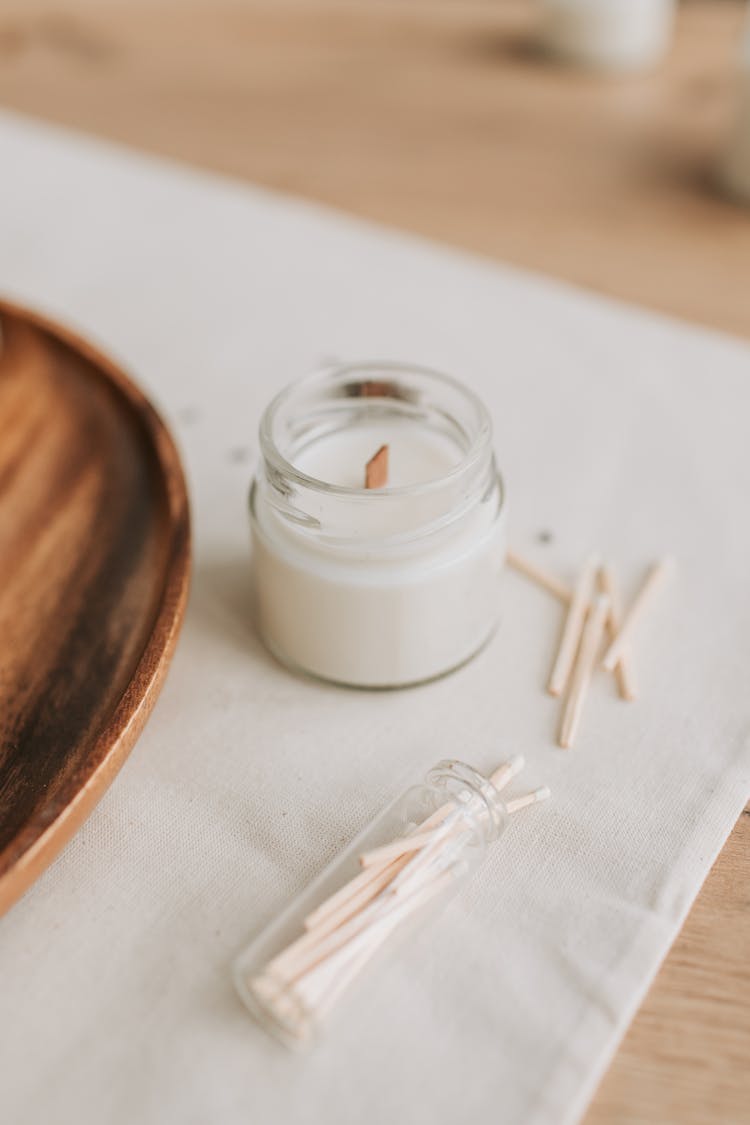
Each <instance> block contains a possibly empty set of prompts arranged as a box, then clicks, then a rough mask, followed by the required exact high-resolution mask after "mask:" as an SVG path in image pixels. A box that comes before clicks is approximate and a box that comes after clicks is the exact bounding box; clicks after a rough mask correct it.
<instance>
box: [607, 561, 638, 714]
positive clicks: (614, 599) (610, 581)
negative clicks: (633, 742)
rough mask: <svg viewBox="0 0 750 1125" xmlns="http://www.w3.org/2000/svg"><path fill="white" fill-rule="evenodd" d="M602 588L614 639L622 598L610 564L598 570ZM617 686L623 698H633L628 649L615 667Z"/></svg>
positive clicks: (630, 659) (621, 612)
mask: <svg viewBox="0 0 750 1125" xmlns="http://www.w3.org/2000/svg"><path fill="white" fill-rule="evenodd" d="M599 581H600V583H601V587H602V590H603V591H604V593H605V594H606V595H607V596H608V598H609V619H608V621H607V627H608V629H609V634H610V639H611V640H614V639H615V637H616V636H617V633H618V631H619V629H620V627H621V626H622V616H623V611H622V599H621V597H620V586H619V583H618V581H617V579H616V578H615V574H614V571H613V570H612V567H611V566H603V567H602V569H601V570H600V571H599ZM615 675H616V677H617V686H618V688H619V691H620V695H621V696H622V698H623V699H635V678H634V676H633V657H632V653H631V652H630V650H629V649H626V650H625V652H623V654H622V656H621V657H620V659H619V660H618V661H617V666H616V667H615Z"/></svg>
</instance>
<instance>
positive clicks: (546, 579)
mask: <svg viewBox="0 0 750 1125" xmlns="http://www.w3.org/2000/svg"><path fill="white" fill-rule="evenodd" d="M505 558H506V562H507V563H508V565H509V566H512V567H513V569H514V570H517V571H518V572H519V574H523V575H525V576H526V578H530V579H531V580H532V582H536V584H537V585H538V586H541V587H542V588H543V589H545V590H549V592H550V594H554V595H555V597H556V598H559V599H560V601H561V602H565V604H566V605H569V604H570V602H571V601H572V600H573V591H572V590H571V589H570V587H569V586H567V585H566V584H565V583H564V582H562V581H561V580H560V579H559V578H557V577H556V576H555V575H554V574H550V573H549V571H547V570H543V569H542V568H541V567H540V566H537V565H536V563H532V562H529V560H528V559H524V558H522V557H521V555H518V554H516V552H515V551H511V550H509V551H508V553H507V554H506V556H505Z"/></svg>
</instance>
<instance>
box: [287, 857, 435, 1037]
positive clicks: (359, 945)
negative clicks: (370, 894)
mask: <svg viewBox="0 0 750 1125" xmlns="http://www.w3.org/2000/svg"><path fill="white" fill-rule="evenodd" d="M453 878H454V875H453V873H452V872H450V871H444V872H443V873H442V875H440V876H438V878H436V879H435V880H433V881H432V882H431V883H429V884H427V885H426V886H424V887H422V888H420V889H419V890H418V891H416V892H415V893H414V894H413V895H411V896H410V897H409V898H407V899H405V900H403V901H402V902H399V903H398V905H397V906H396V905H394V906H392V907H391V908H390V909H389V910H388V912H387V913H384V915H383V916H382V917H381V918H378V919H377V920H375V921H373V922H372V923H371V924H370V925H369V926H368V928H367V929H366V930H364V931H362V932H361V933H360V934H359V935H357V936H356V937H355V938H353V939H352V941H351V942H350V943H348V947H344V948H342V949H341V950H340V951H339V952H338V955H334V956H333V957H331V965H332V967H333V969H334V972H335V971H336V969H337V968H338V965H337V964H336V962H338V963H339V964H340V962H341V961H344V966H343V968H342V969H341V970H340V971H339V972H338V973H336V979H335V980H334V981H330V978H329V979H325V977H328V972H326V973H325V976H324V979H323V980H322V981H321V982H320V983H321V984H322V988H321V987H320V986H318V987H317V988H316V987H315V985H316V980H315V978H316V976H318V974H320V975H321V976H323V969H324V967H323V966H320V967H314V968H313V969H312V970H311V971H309V972H308V973H307V974H304V975H303V976H302V977H301V979H300V980H298V981H297V982H295V988H296V989H298V990H299V991H300V992H301V993H302V995H303V996H304V998H305V1000H306V1002H307V1003H308V1004H310V1002H311V1001H312V1004H313V1005H314V1007H315V1009H316V1012H317V1014H318V1016H319V1017H320V1018H322V1017H324V1016H325V1015H326V1014H327V1013H328V1012H329V1011H330V1009H331V1008H332V1007H333V1006H334V1004H335V1003H336V1001H337V1000H338V999H339V997H340V996H341V994H342V992H343V991H344V990H345V989H346V988H347V987H348V986H349V984H351V982H352V981H353V980H354V978H355V977H356V976H357V975H358V974H359V972H360V970H361V969H362V968H364V966H365V965H366V964H367V963H368V962H369V961H370V960H371V958H372V957H373V956H374V954H375V953H377V951H378V949H379V948H380V947H381V946H382V945H383V944H384V942H385V941H386V940H387V939H388V938H389V937H390V935H391V933H392V932H393V931H394V930H395V929H397V927H398V926H399V925H400V924H401V923H402V922H403V921H404V920H405V919H406V918H407V917H408V916H409V915H410V914H413V913H414V912H415V911H416V910H419V909H420V908H421V907H422V906H424V905H426V903H427V902H429V900H430V899H432V898H434V897H435V895H438V894H439V893H440V892H441V891H442V890H443V889H444V888H445V886H446V885H447V883H449V882H450V881H451V879H453ZM325 968H326V969H327V968H328V966H325ZM310 985H312V987H313V989H314V991H313V993H312V995H310V991H311V990H310Z"/></svg>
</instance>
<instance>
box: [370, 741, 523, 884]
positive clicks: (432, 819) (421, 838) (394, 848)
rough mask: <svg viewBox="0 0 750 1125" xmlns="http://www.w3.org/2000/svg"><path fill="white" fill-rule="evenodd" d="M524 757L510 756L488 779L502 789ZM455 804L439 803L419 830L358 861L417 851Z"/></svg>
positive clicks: (381, 860)
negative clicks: (437, 807)
mask: <svg viewBox="0 0 750 1125" xmlns="http://www.w3.org/2000/svg"><path fill="white" fill-rule="evenodd" d="M524 764H525V762H524V757H523V755H522V754H517V755H516V757H514V758H511V760H510V761H509V762H503V764H502V765H501V766H498V768H497V769H496V770H495V771H494V773H492V774H490V781H491V782H492V784H493V785H494V786H495V788H496V789H504V788H505V786H506V785H508V783H509V782H510V781H511V780H512V778H514V777H515V776H516V775H517V774H519V773H520V772H521V770H522V769H523V767H524ZM454 808H455V806H454V805H452V804H445V805H441V806H440V808H439V809H436V810H435V812H434V813H432V815H431V816H428V817H427V819H426V820H424V821H423V822H422V824H421V825H420V826H419V828H420V831H419V832H416V833H414V834H412V835H410V836H402V837H400V838H399V839H397V840H393V841H392V842H391V843H389V844H383V846H382V847H379V848H373V849H372V850H371V851H369V852H365V853H364V854H363V855H361V856H360V857H359V862H360V864H361V865H362V867H364V868H368V867H373V866H374V865H376V864H381V863H386V862H390V861H391V860H394V859H398V858H399V857H400V856H402V855H404V854H405V853H406V852H415V851H418V850H419V849H420V848H421V847H422V846H423V845H424V844H429V843H430V842H431V841H432V840H433V838H434V837H433V832H432V831H431V830H432V829H434V828H436V827H437V826H438V825H439V824H441V823H442V822H443V821H444V820H445V818H446V816H447V815H448V813H450V812H452V811H453V810H454Z"/></svg>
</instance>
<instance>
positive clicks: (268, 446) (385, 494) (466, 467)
mask: <svg viewBox="0 0 750 1125" xmlns="http://www.w3.org/2000/svg"><path fill="white" fill-rule="evenodd" d="M368 371H369V372H373V371H379V372H390V373H392V374H393V375H394V376H395V375H396V374H401V375H403V376H404V377H408V376H409V375H417V376H422V377H425V376H426V377H427V378H429V379H431V380H432V381H433V382H434V383H436V384H438V385H442V386H444V387H446V388H449V389H450V390H451V391H453V392H454V393H457V394H459V395H460V396H462V397H463V398H464V400H465V401H466V402H467V403H468V404H469V405H470V406H471V408H472V410H473V411H474V412H475V413H476V417H477V427H476V432H475V434H474V437H473V440H472V442H471V444H470V446H469V448H468V449H467V450H466V452H465V453H464V454H463V456H462V457H461V459H460V461H459V462H458V463H457V464H456V465H455V466H454V467H453V468H452V469H450V470H448V472H445V473H441V474H440V475H439V476H436V477H433V478H432V479H431V480H428V481H423V482H421V483H419V484H407V485H398V486H396V487H388V486H386V487H385V488H378V489H367V488H364V487H363V486H360V487H353V486H351V485H342V484H331V483H330V482H329V481H324V480H320V479H319V478H318V477H314V476H310V475H309V474H308V473H304V472H302V471H301V470H300V469H298V468H297V467H296V466H295V465H293V464H292V462H291V461H289V460H288V459H287V458H286V457H285V456H284V455H283V453H282V452H281V450H280V449H279V447H278V446H277V444H276V440H275V438H274V424H275V422H276V419H277V417H278V414H279V412H280V411H281V409H282V408H283V407H284V406H285V405H286V404H287V402H288V401H289V399H291V398H292V397H293V396H294V395H295V394H297V393H298V392H299V391H301V390H303V389H304V388H306V387H311V386H314V385H315V384H316V383H318V382H320V383H324V382H326V381H327V380H330V379H331V378H335V377H337V376H345V375H350V376H351V375H354V376H356V375H362V376H363V377H364V375H365V374H366V373H367V372H368ZM259 436H260V448H261V453H262V455H263V459H264V460H265V462H266V464H267V465H269V466H270V467H271V468H272V469H273V470H275V471H276V472H277V473H280V474H281V475H282V476H284V477H287V478H288V479H290V480H291V481H293V482H295V483H296V484H298V485H301V486H302V487H304V488H309V489H312V490H314V491H318V492H324V493H326V494H327V495H337V496H342V497H362V496H366V497H368V500H369V501H375V502H376V503H378V502H379V503H382V502H383V501H384V500H387V499H388V498H389V497H395V498H398V497H402V496H420V495H426V494H429V493H431V492H434V491H436V490H438V489H440V488H444V487H445V485H446V484H450V483H451V482H452V481H454V480H456V479H457V478H458V477H460V476H462V475H463V474H465V473H466V472H467V471H470V470H471V469H473V468H474V467H475V466H476V464H477V462H479V461H480V460H481V459H482V457H483V456H484V455H486V453H487V451H488V450H491V442H492V420H491V418H490V415H489V412H488V411H487V408H486V406H485V405H484V403H483V402H482V400H481V399H480V398H479V396H478V395H477V394H475V393H474V391H472V390H471V389H470V388H469V387H467V386H466V384H465V383H462V382H461V380H460V379H456V378H455V377H454V376H453V375H446V374H445V373H444V372H442V371H436V370H435V369H434V368H431V367H423V366H420V365H418V364H412V363H399V362H396V361H391V360H369V361H361V362H357V363H342V364H338V365H336V366H335V367H331V368H328V369H326V370H325V371H318V372H315V373H313V374H311V375H304V376H302V378H301V379H296V380H295V381H294V382H293V383H289V384H288V385H287V386H286V387H284V389H283V390H281V391H279V393H278V394H277V395H276V396H275V398H273V399H272V400H271V402H270V403H269V404H268V406H267V407H266V409H265V410H264V412H263V415H262V417H261V420H260V427H259Z"/></svg>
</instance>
